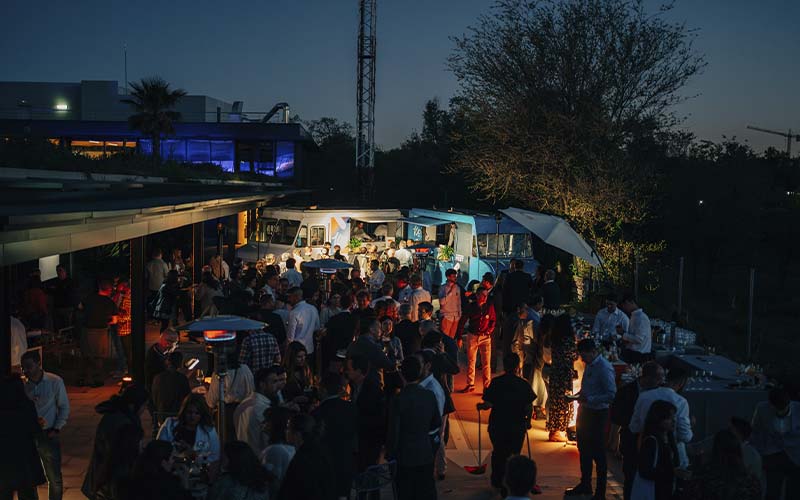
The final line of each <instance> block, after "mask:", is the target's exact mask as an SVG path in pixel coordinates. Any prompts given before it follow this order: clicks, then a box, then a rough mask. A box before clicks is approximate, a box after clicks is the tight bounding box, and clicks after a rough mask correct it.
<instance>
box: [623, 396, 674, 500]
mask: <svg viewBox="0 0 800 500" xmlns="http://www.w3.org/2000/svg"><path fill="white" fill-rule="evenodd" d="M676 411H677V410H676V408H675V405H673V404H672V403H670V402H669V401H661V400H659V401H655V402H653V404H652V405H651V406H650V409H649V410H648V412H647V417H645V423H644V432H642V441H641V445H640V447H639V455H638V460H639V465H638V467H637V471H636V476H635V478H634V480H633V487H632V490H631V497H632V498H637V499H641V500H670V499H671V498H672V494H673V491H674V486H675V468H676V467H677V466H678V450H677V448H676V447H675V435H674V433H673V430H674V429H675V412H676Z"/></svg>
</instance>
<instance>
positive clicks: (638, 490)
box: [631, 438, 658, 500]
mask: <svg viewBox="0 0 800 500" xmlns="http://www.w3.org/2000/svg"><path fill="white" fill-rule="evenodd" d="M653 439H654V441H655V442H656V453H655V458H653V468H654V469H655V468H656V464H658V440H657V439H655V438H653ZM631 498H635V499H636V500H655V498H656V482H655V480H653V479H645V478H643V477H642V476H640V475H639V471H638V470H637V471H636V476H635V477H634V478H633V486H632V488H631Z"/></svg>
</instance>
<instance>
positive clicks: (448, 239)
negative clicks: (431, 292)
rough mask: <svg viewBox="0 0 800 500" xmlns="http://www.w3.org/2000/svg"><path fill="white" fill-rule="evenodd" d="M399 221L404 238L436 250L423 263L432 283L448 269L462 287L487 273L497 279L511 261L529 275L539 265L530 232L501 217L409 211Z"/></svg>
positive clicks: (441, 277) (437, 281)
mask: <svg viewBox="0 0 800 500" xmlns="http://www.w3.org/2000/svg"><path fill="white" fill-rule="evenodd" d="M402 220H403V222H405V224H404V226H405V230H404V232H405V234H404V236H405V238H406V239H408V240H413V241H415V242H424V243H428V244H430V245H432V246H435V247H436V249H435V251H434V252H432V255H431V257H430V258H429V259H428V262H427V268H428V271H429V272H431V274H432V281H433V283H436V284H438V283H442V282H443V281H444V273H445V271H447V270H448V269H451V268H454V269H456V270H457V271H458V273H459V276H458V280H459V283H461V284H462V285H466V284H467V283H468V282H469V281H471V280H479V281H480V279H481V277H482V276H483V274H484V273H487V272H490V273H492V274H494V275H495V276H497V274H498V273H499V272H501V271H502V270H503V269H508V267H509V263H510V262H511V259H518V260H521V261H522V262H524V264H525V271H526V272H528V273H531V274H533V275H535V273H536V269H537V267H538V266H539V263H538V262H537V261H536V259H534V256H533V237H532V235H531V233H530V231H529V230H528V229H526V228H525V227H523V226H522V225H520V224H519V223H518V222H516V221H514V220H513V219H511V218H509V217H507V216H505V215H500V214H498V215H494V214H486V213H480V212H472V211H466V210H464V211H454V210H429V209H422V208H412V209H411V210H409V212H408V216H407V217H405V218H403V219H402ZM450 249H452V250H450Z"/></svg>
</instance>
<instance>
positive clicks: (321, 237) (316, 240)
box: [311, 226, 325, 247]
mask: <svg viewBox="0 0 800 500" xmlns="http://www.w3.org/2000/svg"><path fill="white" fill-rule="evenodd" d="M324 244H325V226H311V246H312V247H321V246H322V245H324Z"/></svg>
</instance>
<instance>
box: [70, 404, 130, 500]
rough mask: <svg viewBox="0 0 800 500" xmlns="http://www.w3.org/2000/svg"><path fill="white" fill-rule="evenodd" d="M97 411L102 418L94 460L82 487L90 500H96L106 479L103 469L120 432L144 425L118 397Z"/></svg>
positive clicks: (91, 461)
mask: <svg viewBox="0 0 800 500" xmlns="http://www.w3.org/2000/svg"><path fill="white" fill-rule="evenodd" d="M95 411H96V412H97V413H99V414H101V415H102V417H101V418H100V423H99V424H97V431H96V432H95V436H94V449H93V450H92V458H91V460H89V468H88V469H87V470H86V477H84V479H83V486H82V487H81V491H82V492H83V494H84V495H86V496H87V497H88V498H90V499H93V498H95V493H96V492H97V490H98V488H99V485H98V481H99V480H100V478H102V477H106V474H105V473H104V470H103V467H107V466H108V465H109V463H110V457H111V447H112V445H113V443H114V441H115V440H116V437H117V433H118V432H119V430H120V429H122V428H123V427H125V426H127V425H135V426H137V427H141V425H142V424H141V422H140V421H139V416H138V415H136V414H134V413H131V412H130V409H129V408H128V406H127V405H126V404H124V402H123V401H122V400H121V399H119V398H117V397H112V398H111V399H110V400H108V401H104V402H102V403H100V404H99V405H97V406H96V407H95Z"/></svg>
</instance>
